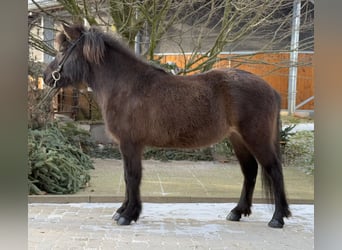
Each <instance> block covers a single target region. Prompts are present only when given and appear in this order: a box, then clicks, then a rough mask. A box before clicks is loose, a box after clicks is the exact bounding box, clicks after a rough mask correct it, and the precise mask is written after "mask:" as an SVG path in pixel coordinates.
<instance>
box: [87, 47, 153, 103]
mask: <svg viewBox="0 0 342 250" xmlns="http://www.w3.org/2000/svg"><path fill="white" fill-rule="evenodd" d="M148 68H149V65H148V64H147V63H145V62H143V61H141V60H139V59H137V58H135V57H134V56H132V55H129V56H127V57H125V55H124V54H119V53H113V52H112V53H109V54H108V55H107V56H106V61H105V62H104V65H100V66H98V65H97V66H96V65H94V66H93V67H92V70H91V71H92V77H90V81H89V82H88V85H89V86H90V87H91V88H92V89H93V91H94V94H95V96H97V97H96V99H97V101H98V102H103V103H106V102H107V99H108V98H114V97H115V95H116V94H117V92H119V91H121V90H122V89H123V88H126V87H128V86H127V85H130V84H134V82H135V81H134V80H135V79H134V77H135V76H136V77H139V76H141V75H143V74H144V72H145V71H146V70H148ZM123 85H125V86H123Z"/></svg>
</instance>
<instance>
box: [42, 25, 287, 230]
mask: <svg viewBox="0 0 342 250" xmlns="http://www.w3.org/2000/svg"><path fill="white" fill-rule="evenodd" d="M57 43H58V44H59V53H58V54H57V56H56V58H55V59H54V61H53V62H51V63H50V65H48V67H47V69H46V70H45V72H44V81H45V83H46V84H48V85H50V86H54V87H55V88H60V87H66V86H68V85H74V86H76V85H77V84H79V83H86V84H88V85H89V86H90V87H91V88H92V89H93V91H94V94H95V96H96V98H97V102H98V104H99V106H100V107H101V110H102V115H103V119H104V121H105V123H106V128H107V131H108V132H109V134H110V135H111V136H112V138H113V140H114V141H116V142H117V143H118V144H119V146H120V150H121V154H122V156H123V163H124V173H125V182H126V198H125V200H124V202H123V204H122V206H121V207H120V208H119V209H118V210H117V211H116V213H115V215H114V216H113V218H114V219H115V220H116V221H117V223H118V224H119V225H128V224H130V223H131V222H132V221H137V220H138V218H139V215H140V212H141V209H142V204H141V200H140V182H141V176H142V163H141V158H142V152H143V149H144V147H145V146H154V147H163V148H198V147H204V146H208V145H211V144H213V143H216V142H218V141H220V140H222V139H224V138H226V137H228V138H229V139H230V141H231V143H232V145H233V148H234V151H235V154H236V156H237V158H238V160H239V162H240V165H241V169H242V173H243V175H244V184H243V187H242V192H241V197H240V200H239V202H238V204H237V206H236V207H235V208H234V209H232V211H231V212H230V213H229V214H228V216H227V219H228V220H231V221H238V220H240V218H241V216H242V215H244V216H247V215H249V214H251V205H252V196H253V190H254V186H255V181H256V176H257V170H258V163H257V162H259V164H260V165H261V169H262V177H263V178H262V180H263V187H264V189H265V191H266V194H267V195H268V197H270V198H271V199H272V200H274V202H275V212H274V214H273V217H272V219H271V221H270V222H269V223H268V225H269V226H271V227H276V228H282V227H283V225H284V220H283V218H284V217H288V216H290V215H291V213H290V210H289V207H288V203H287V200H286V196H285V191H284V178H283V173H282V167H281V162H280V151H279V112H280V96H279V94H278V93H277V92H276V91H275V90H274V89H273V88H271V87H270V86H269V85H268V84H267V83H266V82H265V81H264V80H262V79H261V78H259V77H257V76H255V75H253V74H251V73H249V72H246V71H242V70H238V69H232V68H229V69H221V70H211V71H209V72H206V73H202V74H197V75H192V76H174V75H171V74H169V73H167V72H165V71H164V70H162V69H160V68H156V67H154V66H151V65H150V64H149V63H147V62H145V61H144V60H142V59H140V58H137V57H136V56H135V54H134V53H132V52H131V51H130V50H129V49H127V48H126V46H124V45H123V44H122V43H121V42H119V41H118V39H116V38H114V37H113V36H111V35H110V34H108V33H104V32H101V31H100V30H98V29H96V28H90V29H89V30H88V29H86V28H84V27H83V26H64V32H63V33H61V34H59V35H58V37H57Z"/></svg>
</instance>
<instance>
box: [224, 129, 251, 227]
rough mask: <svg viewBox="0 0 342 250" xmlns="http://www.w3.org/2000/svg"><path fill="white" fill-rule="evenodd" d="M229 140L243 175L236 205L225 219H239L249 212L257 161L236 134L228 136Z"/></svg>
mask: <svg viewBox="0 0 342 250" xmlns="http://www.w3.org/2000/svg"><path fill="white" fill-rule="evenodd" d="M230 142H231V143H232V145H233V148H234V152H235V155H236V157H237V158H238V160H239V163H240V166H241V170H242V173H243V175H244V182H243V187H242V191H241V196H240V200H239V202H238V204H237V206H236V207H235V208H233V209H232V211H231V212H230V213H229V214H228V215H227V220H231V221H239V220H240V218H241V215H242V214H243V215H244V216H247V215H250V214H251V206H252V198H253V191H254V187H255V182H256V176H257V173H258V163H257V162H256V160H255V158H254V156H253V155H252V154H251V153H250V152H249V150H248V149H247V147H246V146H245V145H244V144H243V141H242V140H241V138H239V136H238V135H232V136H231V137H230Z"/></svg>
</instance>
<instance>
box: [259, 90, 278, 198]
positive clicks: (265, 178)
mask: <svg viewBox="0 0 342 250" xmlns="http://www.w3.org/2000/svg"><path fill="white" fill-rule="evenodd" d="M274 93H275V105H274V109H273V112H274V116H273V127H272V134H273V135H272V136H271V138H272V142H271V144H273V145H270V146H271V148H272V153H270V158H269V161H270V162H269V163H268V164H271V165H269V166H263V167H262V171H261V174H262V176H261V180H262V189H263V191H264V193H265V196H266V199H267V200H268V201H269V202H272V203H274V191H275V190H274V185H273V181H274V179H272V177H271V176H270V171H272V170H268V171H267V170H266V169H264V167H272V168H279V171H280V172H282V165H281V150H280V132H281V120H280V107H281V97H280V95H279V94H278V92H276V91H274ZM271 157H272V158H271ZM278 177H279V178H280V179H278V180H279V181H282V180H281V179H282V178H281V177H280V176H278Z"/></svg>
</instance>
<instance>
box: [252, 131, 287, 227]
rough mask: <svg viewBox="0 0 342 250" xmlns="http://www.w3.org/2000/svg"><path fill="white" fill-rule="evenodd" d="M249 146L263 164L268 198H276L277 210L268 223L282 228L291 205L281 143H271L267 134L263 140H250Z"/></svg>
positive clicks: (263, 180) (263, 175) (264, 183)
mask: <svg viewBox="0 0 342 250" xmlns="http://www.w3.org/2000/svg"><path fill="white" fill-rule="evenodd" d="M248 138H251V137H246V141H247V143H248V142H249V144H248V145H249V148H250V149H251V151H253V155H254V156H255V157H256V159H257V160H258V161H259V163H260V165H261V166H262V183H263V188H264V189H265V191H266V194H267V195H268V198H271V199H272V200H273V199H274V203H275V212H274V214H273V217H272V219H271V221H270V222H269V223H268V225H269V226H270V227H274V228H282V227H283V226H284V220H283V218H284V217H289V216H291V212H290V209H289V205H288V203H287V199H286V194H285V185H284V176H283V172H282V166H281V161H280V150H279V148H277V147H279V143H276V142H273V143H271V142H270V141H271V140H269V138H267V136H264V137H260V138H264V140H263V142H259V143H256V141H254V140H248Z"/></svg>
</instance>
